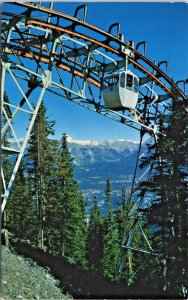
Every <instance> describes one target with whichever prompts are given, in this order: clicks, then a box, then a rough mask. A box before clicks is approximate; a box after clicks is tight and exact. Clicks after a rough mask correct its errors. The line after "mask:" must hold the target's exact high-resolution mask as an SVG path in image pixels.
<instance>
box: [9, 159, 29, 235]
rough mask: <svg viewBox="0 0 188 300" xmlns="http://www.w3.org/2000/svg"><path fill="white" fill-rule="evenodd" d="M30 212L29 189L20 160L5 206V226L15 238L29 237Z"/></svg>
mask: <svg viewBox="0 0 188 300" xmlns="http://www.w3.org/2000/svg"><path fill="white" fill-rule="evenodd" d="M31 213H32V203H31V195H30V189H29V186H28V184H27V179H26V177H25V174H24V164H23V162H21V163H20V167H19V169H18V172H17V176H16V179H15V182H14V188H13V189H12V191H11V193H10V198H9V201H8V204H7V208H6V216H7V228H8V230H9V231H10V232H11V233H12V234H14V235H15V237H16V238H19V239H25V240H26V239H30V225H31V223H32V217H33V216H32V215H31Z"/></svg>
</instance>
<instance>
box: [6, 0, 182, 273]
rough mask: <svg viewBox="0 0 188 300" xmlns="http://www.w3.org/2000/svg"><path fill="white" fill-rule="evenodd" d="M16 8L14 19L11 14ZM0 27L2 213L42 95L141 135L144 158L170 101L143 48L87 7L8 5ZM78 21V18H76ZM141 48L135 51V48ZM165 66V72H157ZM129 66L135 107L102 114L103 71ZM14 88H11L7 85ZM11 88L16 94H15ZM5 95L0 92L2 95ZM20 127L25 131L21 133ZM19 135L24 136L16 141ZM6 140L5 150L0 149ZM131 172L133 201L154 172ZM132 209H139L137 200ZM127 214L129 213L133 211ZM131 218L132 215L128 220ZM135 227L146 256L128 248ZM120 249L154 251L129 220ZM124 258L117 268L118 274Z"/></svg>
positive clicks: (168, 87) (166, 82)
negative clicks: (98, 22) (8, 163)
mask: <svg viewBox="0 0 188 300" xmlns="http://www.w3.org/2000/svg"><path fill="white" fill-rule="evenodd" d="M15 6H16V9H17V11H19V14H18V13H16V14H14V13H12V11H14V7H15ZM3 8H4V11H3V12H2V25H1V45H2V53H1V83H2V84H1V107H2V153H3V155H6V156H8V157H11V159H12V160H13V161H14V169H13V173H12V175H11V176H10V178H8V179H7V178H5V170H3V168H2V167H1V183H2V186H3V194H2V206H1V212H3V211H4V209H5V206H6V203H7V200H8V197H9V193H10V190H11V188H12V186H13V183H14V180H15V176H16V173H17V170H18V168H19V165H20V162H21V160H22V157H23V154H24V151H25V149H26V146H27V142H28V139H29V136H30V133H31V130H32V127H33V124H34V122H35V119H36V116H37V113H38V110H39V107H40V104H41V102H42V100H43V98H44V95H45V93H46V92H50V93H52V94H55V95H58V96H60V97H62V98H65V99H67V100H69V101H72V102H73V103H75V104H78V105H80V106H83V107H85V108H87V109H89V110H92V111H95V112H97V113H99V114H101V115H103V116H105V117H108V118H110V119H112V120H114V121H117V122H120V123H122V124H123V125H126V126H127V129H128V128H129V127H132V128H135V130H138V131H140V136H141V139H140V148H139V153H138V159H137V164H136V165H137V166H138V164H139V160H140V159H141V158H142V157H143V156H144V155H147V153H144V152H143V150H142V149H143V144H144V143H143V142H142V140H143V136H144V135H148V137H150V139H151V140H153V141H155V138H156V137H157V135H158V134H160V132H159V129H158V125H159V120H160V117H161V115H167V116H168V114H169V113H170V112H169V110H168V109H169V103H170V99H171V97H172V86H173V85H174V82H173V80H171V79H170V78H169V77H168V75H167V69H168V64H167V61H161V62H159V63H158V64H156V62H151V61H150V60H149V59H148V58H147V57H146V48H147V44H146V42H140V43H138V44H137V45H136V46H134V43H133V42H132V41H124V36H123V34H121V33H120V25H119V24H118V23H115V24H112V25H111V26H110V27H109V30H108V32H106V31H103V30H102V29H100V28H98V27H95V26H93V25H91V24H89V23H87V22H86V19H87V6H86V5H81V6H79V7H78V8H77V9H76V11H75V13H74V16H73V17H72V16H69V15H66V14H64V13H61V12H58V11H55V10H53V9H52V3H51V4H50V7H49V8H47V7H44V6H42V5H40V3H39V4H38V3H36V2H35V4H33V3H31V2H27V3H26V2H25V3H23V2H14V3H11V4H10V3H7V4H4V5H3ZM78 14H79V16H81V15H82V19H78ZM140 49H141V50H142V52H139V51H138V50H140ZM162 65H163V69H165V71H163V70H162V69H161V66H162ZM122 68H129V69H130V70H132V71H134V73H135V74H136V75H137V76H139V78H140V92H139V101H138V104H137V106H136V109H134V110H133V109H125V110H124V111H122V112H119V111H113V110H110V109H107V108H106V107H105V105H104V100H103V95H102V87H103V82H104V76H105V75H106V74H107V73H109V72H114V71H118V70H120V69H122ZM183 84H184V90H183V91H182V90H181V89H179V95H180V98H181V99H180V101H181V102H182V107H183V108H184V109H186V110H187V104H188V101H187V97H186V95H185V82H183ZM13 85H14V89H13V90H11V89H10V87H11V86H13ZM15 90H16V93H15ZM5 91H6V94H5ZM20 121H21V122H22V124H23V126H22V128H20ZM20 132H21V133H22V135H21V136H20ZM6 135H9V136H11V137H10V143H9V145H8V146H7V145H5V144H3V140H4V137H5V136H6ZM137 170H138V168H137V167H136V170H135V174H134V178H133V183H132V190H131V196H132V194H133V192H134V191H135V187H136V184H137V182H138V180H142V179H144V178H146V177H147V176H148V177H149V176H150V173H151V170H152V166H150V167H149V168H148V169H146V170H144V171H143V173H142V174H140V172H139V179H138V180H137ZM140 201H141V202H137V203H136V204H135V205H134V207H133V208H132V210H134V211H137V207H138V206H139V205H143V201H144V200H143V199H141V200H140ZM131 212H132V211H131ZM131 212H130V215H131ZM136 226H138V227H139V228H140V232H141V235H142V236H143V238H144V240H145V242H146V245H147V247H148V250H146V249H136V248H134V245H132V242H133V235H134V230H135V227H136ZM122 249H125V253H126V251H136V250H139V251H143V252H145V253H147V252H149V253H151V252H153V249H152V248H151V246H150V244H149V242H148V240H147V238H146V236H145V234H144V231H143V230H142V228H141V226H140V223H139V215H138V213H135V214H134V218H133V225H132V228H131V230H130V233H129V235H128V237H126V238H125V239H124V240H123V243H122ZM125 258H126V255H123V257H122V262H121V266H120V270H119V271H120V272H122V270H123V268H124V264H125Z"/></svg>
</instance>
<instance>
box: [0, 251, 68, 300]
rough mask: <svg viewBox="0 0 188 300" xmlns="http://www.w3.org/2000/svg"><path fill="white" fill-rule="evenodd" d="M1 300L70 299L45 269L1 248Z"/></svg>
mask: <svg viewBox="0 0 188 300" xmlns="http://www.w3.org/2000/svg"><path fill="white" fill-rule="evenodd" d="M2 297H3V299H54V300H55V299H72V297H70V296H68V295H63V294H62V291H61V289H60V288H59V287H58V282H57V281H56V280H55V279H54V278H53V277H52V276H51V275H50V273H49V272H48V270H47V269H44V268H41V267H39V266H38V265H37V264H36V263H35V262H34V261H32V260H31V259H26V258H23V257H22V256H18V255H17V254H16V253H14V252H11V251H10V250H8V249H7V248H6V247H2Z"/></svg>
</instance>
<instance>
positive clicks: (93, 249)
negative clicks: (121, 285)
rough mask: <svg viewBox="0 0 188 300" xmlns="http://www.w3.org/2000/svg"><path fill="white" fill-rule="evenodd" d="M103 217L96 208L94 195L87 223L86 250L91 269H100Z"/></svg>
mask: <svg viewBox="0 0 188 300" xmlns="http://www.w3.org/2000/svg"><path fill="white" fill-rule="evenodd" d="M103 223H104V220H103V217H102V215H101V212H100V209H99V208H98V203H97V198H96V197H94V203H93V207H92V208H91V211H90V218H89V225H88V239H87V252H88V255H87V256H88V262H89V266H90V268H91V269H93V270H98V271H99V270H101V258H102V251H103Z"/></svg>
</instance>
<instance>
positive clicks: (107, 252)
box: [101, 212, 120, 281]
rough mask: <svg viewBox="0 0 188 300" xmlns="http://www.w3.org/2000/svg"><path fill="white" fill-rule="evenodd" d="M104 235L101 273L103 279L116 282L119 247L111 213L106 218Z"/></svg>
mask: <svg viewBox="0 0 188 300" xmlns="http://www.w3.org/2000/svg"><path fill="white" fill-rule="evenodd" d="M104 227H105V234H104V238H103V256H102V260H101V266H102V273H103V275H104V276H105V277H107V278H109V279H111V280H112V281H114V280H116V275H117V268H118V263H119V259H120V245H119V235H118V229H117V225H116V223H115V218H114V217H113V214H112V212H109V213H108V214H107V216H106V219H105V222H104Z"/></svg>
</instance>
